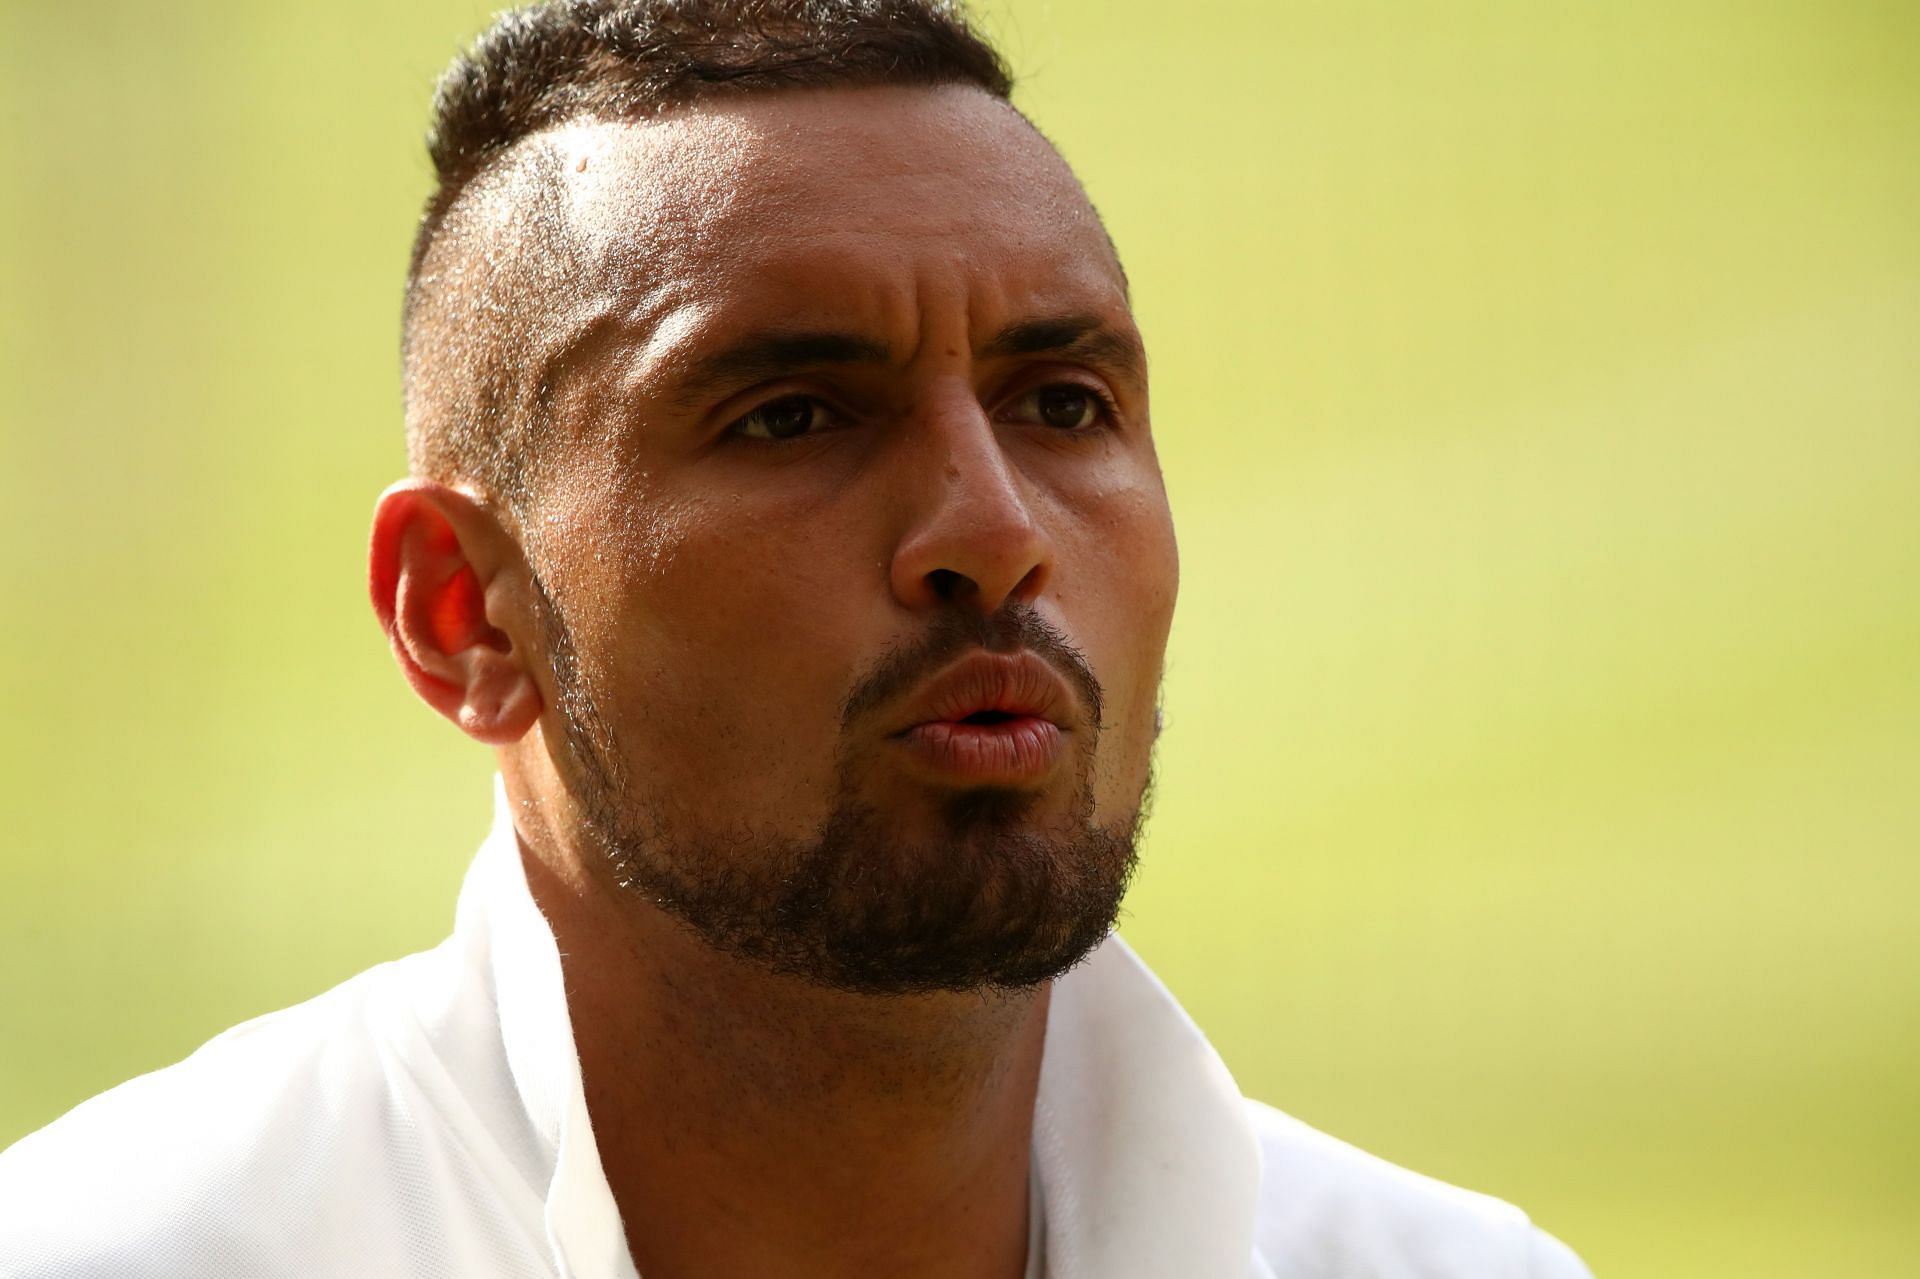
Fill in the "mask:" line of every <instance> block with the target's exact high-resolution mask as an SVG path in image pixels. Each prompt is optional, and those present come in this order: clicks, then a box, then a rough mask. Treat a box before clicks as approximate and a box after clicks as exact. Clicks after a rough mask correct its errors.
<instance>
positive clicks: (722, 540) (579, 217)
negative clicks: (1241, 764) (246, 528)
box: [525, 88, 1177, 990]
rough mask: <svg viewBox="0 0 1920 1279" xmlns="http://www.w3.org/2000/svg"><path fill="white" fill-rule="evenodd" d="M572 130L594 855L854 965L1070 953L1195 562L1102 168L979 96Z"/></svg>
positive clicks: (574, 761) (579, 719) (562, 758)
mask: <svg viewBox="0 0 1920 1279" xmlns="http://www.w3.org/2000/svg"><path fill="white" fill-rule="evenodd" d="M551 141H552V143H553V145H554V146H555V147H557V148H558V151H559V153H560V157H561V160H560V163H561V172H562V180H561V185H562V187H563V188H564V190H565V195H564V197H563V199H562V204H563V206H564V209H565V220H566V222H567V224H568V227H569V229H570V230H569V238H570V241H571V249H572V252H574V253H575V254H576V255H577V256H578V259H579V261H580V263H581V270H580V273H579V278H580V279H582V280H584V281H586V282H587V283H586V285H585V286H584V287H583V289H582V292H581V294H580V295H579V296H577V297H573V298H568V299H564V300H561V299H556V305H555V307H554V314H555V315H556V317H558V319H557V324H556V329H555V333H556V335H557V336H556V340H555V341H554V342H552V343H550V344H549V346H548V348H547V355H548V357H549V358H550V360H551V364H550V366H549V367H548V368H547V369H546V370H545V374H544V378H543V381H544V383H545V386H546V397H547V400H548V403H549V405H550V412H551V420H552V422H553V423H554V434H553V437H552V443H551V445H550V447H551V448H552V449H553V450H554V451H553V453H552V454H551V457H552V458H553V459H554V460H553V462H552V465H551V467H550V469H547V470H546V471H545V473H544V475H543V477H542V479H541V480H540V482H539V485H538V491H537V495H536V496H535V497H534V498H533V499H531V501H532V505H531V508H530V510H529V512H528V518H527V520H526V527H525V533H526V540H527V542H528V544H529V552H530V558H531V560H532V562H533V564H534V566H535V568H536V572H537V574H538V578H539V582H540V585H541V589H542V591H543V593H544V596H545V598H546V600H547V601H548V607H546V608H544V609H543V610H542V612H543V621H544V626H545V635H546V642H547V646H548V649H549V654H548V656H549V658H550V659H551V664H552V670H551V671H550V672H549V671H544V670H543V671H540V672H537V674H538V676H539V677H540V678H541V679H542V680H543V681H547V682H546V683H545V686H544V687H543V689H542V691H543V693H544V694H545V696H546V701H547V706H548V710H547V712H546V714H545V717H544V718H543V721H542V730H543V731H542V736H543V738H544V740H545V741H546V742H547V743H549V744H550V746H551V748H552V750H553V752H554V756H555V763H556V765H557V771H558V775H559V776H560V777H562V778H564V779H565V782H566V786H567V789H568V790H569V791H570V792H571V798H572V800H573V801H574V803H575V805H576V811H575V813H574V815H573V822H574V824H575V825H576V826H577V827H578V828H579V831H580V834H581V836H582V838H583V843H584V845H585V846H586V847H587V848H588V849H589V850H592V851H596V852H599V853H604V854H606V855H607V857H608V859H609V860H608V861H607V862H606V863H604V864H606V865H608V866H610V867H611V868H612V869H611V873H612V874H613V875H614V876H616V877H617V878H619V879H620V880H621V881H622V882H623V883H624V884H625V885H626V886H627V887H629V888H632V889H634V890H636V891H637V892H639V893H640V894H641V895H642V896H644V897H646V898H648V899H650V900H652V901H654V902H655V903H656V904H658V905H660V906H663V907H665V908H666V909H668V910H669V911H670V912H673V913H675V914H677V915H678V916H680V917H681V918H682V919H683V920H685V921H686V922H688V923H690V924H691V925H693V926H694V927H695V928H696V929H697V930H698V931H699V932H700V933H701V935H703V936H704V937H706V938H707V939H708V940H709V941H711V942H713V943H714V944H716V945H719V946H721V947H723V948H725V949H728V950H731V951H734V952H736V953H740V954H744V955H748V956H751V957H754V958H756V959H759V960H762V961H765V962H768V963H771V964H772V965H774V966H775V967H776V968H780V969H783V970H786V971H791V972H795V973H799V974H801V975H804V976H808V977H811V978H813V979H816V980H820V981H824V982H828V983H830V984H834V985H839V986H843V987H847V988H851V989H861V990H910V989H931V988H954V989H959V988H968V987H975V986H979V985H983V984H1002V985H1019V984H1025V983H1029V982H1033V981H1037V980H1041V979H1043V978H1045V977H1047V976H1051V975H1054V974H1055V973H1056V972H1058V971H1059V970H1060V969H1062V968H1063V967H1065V966H1067V965H1069V964H1071V963H1072V962H1074V961H1075V960H1076V959H1078V958H1079V957H1080V956H1081V955H1082V954H1084V953H1085V951H1086V950H1087V949H1088V948H1090V947H1091V946H1092V945H1093V944H1095V943H1096V942H1097V941H1098V940H1099V937H1100V936H1102V935H1104V932H1105V930H1106V928H1107V927H1109V926H1110V924H1111V921H1112V918H1113V914H1114V911H1115V910H1116V909H1117V906H1118V901H1119V897H1120V894H1121V893H1122V891H1123V890H1124V886H1125V881H1126V877H1127V874H1128V873H1129V872H1130V870H1131V866H1132V848H1133V835H1134V830H1135V827H1136V824H1137V818H1138V814H1139V810H1140V806H1141V802H1142V796H1143V793H1144V790H1145V787H1146V785H1147V780H1148V771H1149V765H1150V755H1151V748H1152V743H1153V738H1154V735H1155V721H1156V699H1157V694H1158V686H1159V680H1160V670H1161V660H1162V655H1163V651H1164V648H1165V643H1166V637H1167V629H1168V625H1169V623H1170V620H1171V614H1172V609H1173V603H1174V595H1175V584H1176V577H1177V567H1176V560H1175V550H1174V540H1173V531H1172V525H1171V521H1170V518H1169V515H1168V510H1167V505H1166V497H1165V491H1164V488H1163V486H1162V484H1161V479H1160V473H1159V467H1158V463H1157V461H1156V459H1155V456H1154V450H1153V444H1152V440H1151V437H1150V435H1149V433H1148V417H1147V386H1146V370H1145V363H1144V357H1143V356H1142V354H1141V350H1140V340H1139V336H1138V333H1137V331H1136V329H1135V327H1134V324H1133V320H1132V316H1131V313H1130V309H1129V306H1128V302H1127V296H1126V288H1125V284H1124V281H1123V278H1122V275H1121V272H1120V269H1119V266H1118V264H1117V262H1116V261H1115V259H1114V256H1113V254H1112V251H1111V249H1110V247H1109V245H1108V243H1107V240H1106V238H1105V234H1104V232H1103V231H1102V229H1101V228H1100V225H1099V223H1098V221H1097V219H1096V217H1095V215H1094V213H1093V211H1092V209H1091V208H1090V206H1089V205H1088V203H1087V201H1086V199H1085V197H1084V195H1083V194H1082V193H1081V191H1080V189H1079V186H1078V184H1077V183H1076V182H1075V180H1074V178H1073V176H1072V174H1071V173H1070V172H1069V171H1068V169H1067V168H1066V166H1065V164H1064V163H1063V162H1062V161H1061V160H1060V159H1059V157H1058V156H1057V155H1056V154H1055V153H1054V151H1053V150H1052V148H1051V147H1050V146H1048V145H1047V143H1046V142H1045V141H1044V140H1043V139H1042V138H1040V137H1039V136H1038V134H1036V133H1035V132H1034V131H1033V130H1032V129H1031V128H1030V127H1029V126H1028V125H1027V124H1026V123H1025V122H1024V121H1022V120H1021V119H1020V118H1019V117H1018V116H1017V115H1015V114H1014V113H1013V112H1012V111H1011V110H1010V109H1009V108H1007V107H1006V106H1005V105H1004V104H1002V103H999V102H996V101H994V100H993V99H991V98H990V97H989V96H987V95H985V94H983V93H980V92H978V91H976V90H972V89H965V88H943V89H905V88H903V89H869V90H857V91H813V92H796V93H787V94H779V95H774V96H770V97H760V98H754V99H748V100H744V101H740V102H736V103H721V104H718V105H708V106H702V107H698V108H695V109H692V110H689V111H683V112H678V113H674V114H672V115H670V116H668V117H665V118H662V119H660V120H656V121H652V122H647V123H638V124H604V123H596V124H583V125H576V126H572V127H569V128H567V129H565V130H562V131H560V132H559V133H557V134H556V135H554V137H553V138H552V139H551Z"/></svg>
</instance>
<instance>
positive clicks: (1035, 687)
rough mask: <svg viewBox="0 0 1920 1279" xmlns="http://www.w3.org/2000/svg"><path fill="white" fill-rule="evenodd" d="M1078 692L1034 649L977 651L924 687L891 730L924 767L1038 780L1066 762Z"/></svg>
mask: <svg viewBox="0 0 1920 1279" xmlns="http://www.w3.org/2000/svg"><path fill="white" fill-rule="evenodd" d="M1074 711H1075V700H1074V697H1073V694H1072V692H1071V691H1070V690H1069V689H1068V688H1067V686H1066V683H1065V681H1063V680H1062V679H1061V678H1060V676H1059V675H1057V674H1056V673H1055V672H1054V670H1053V669H1052V667H1050V666H1048V665H1047V664H1046V662H1044V661H1042V660H1041V659H1040V658H1039V657H1037V656H1036V655H1034V654H1033V653H1031V652H1020V653H985V652H979V653H974V654H972V655H971V656H968V657H965V658H963V659H961V660H960V661H958V662H956V663H954V664H953V665H952V666H949V667H948V668H947V669H945V670H944V671H942V672H941V673H940V674H938V675H936V676H935V677H934V678H933V679H932V680H931V681H930V682H929V683H928V684H927V685H926V686H925V687H924V688H922V689H920V690H918V691H917V692H916V694H915V695H914V696H913V697H912V698H911V699H910V701H909V702H908V704H907V707H906V709H905V719H906V725H905V727H903V728H901V729H900V730H898V731H897V732H895V733H893V734H892V735H891V740H893V741H895V742H898V743H899V744H900V745H901V746H902V748H903V749H904V750H905V751H906V753H907V754H908V756H909V757H910V758H911V759H912V760H913V761H914V763H915V764H916V765H918V766H919V768H920V769H921V770H922V771H925V772H929V773H931V774H933V775H934V776H935V777H936V778H938V779H939V780H942V781H945V782H948V783H949V784H960V785H981V786H986V785H1000V786H1023V785H1034V784H1037V783H1039V782H1042V781H1044V780H1045V779H1046V778H1047V777H1048V776H1049V775H1050V774H1051V773H1052V772H1053V771H1054V769H1055V768H1056V767H1057V766H1058V765H1059V762H1060V759H1061V756H1062V755H1063V754H1064V750H1065V742H1064V738H1065V736H1066V734H1067V733H1068V732H1070V731H1071V725H1072V721H1073V716H1074Z"/></svg>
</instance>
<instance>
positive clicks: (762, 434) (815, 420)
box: [727, 395, 828, 440]
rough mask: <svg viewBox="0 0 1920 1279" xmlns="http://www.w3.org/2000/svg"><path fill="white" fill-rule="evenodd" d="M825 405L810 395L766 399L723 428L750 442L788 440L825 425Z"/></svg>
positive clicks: (826, 417)
mask: <svg viewBox="0 0 1920 1279" xmlns="http://www.w3.org/2000/svg"><path fill="white" fill-rule="evenodd" d="M827 420H828V413H827V406H826V405H824V404H822V403H821V402H820V401H818V400H816V399H814V398H813V397H812V396H810V395H783V396H781V397H780V398H779V399H777V400H768V401H767V402H766V403H765V404H762V405H761V406H760V407H758V408H756V409H754V410H753V411H752V412H750V413H747V414H746V415H744V416H742V417H740V418H739V419H737V420H736V421H734V422H733V424H732V425H730V426H728V427H727V430H729V431H731V432H732V433H733V434H735V435H744V436H746V437H747V438H748V439H753V440H791V439H794V438H796V437H798V436H802V435H805V434H807V433H808V432H809V431H814V430H817V429H819V428H820V427H822V426H825V425H826V424H827Z"/></svg>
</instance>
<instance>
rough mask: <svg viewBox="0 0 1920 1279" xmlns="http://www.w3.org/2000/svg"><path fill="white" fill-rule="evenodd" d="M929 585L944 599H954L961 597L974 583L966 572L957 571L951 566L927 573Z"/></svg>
mask: <svg viewBox="0 0 1920 1279" xmlns="http://www.w3.org/2000/svg"><path fill="white" fill-rule="evenodd" d="M927 585H928V586H930V587H932V588H933V593H934V594H935V595H937V596H939V597H940V598H941V599H942V600H947V601H952V600H957V599H959V598H960V596H961V594H962V593H963V592H964V591H965V590H966V589H967V587H968V586H970V585H972V583H971V582H969V581H968V580H967V576H966V574H964V573H956V572H954V571H953V570H952V569H950V568H936V569H934V570H933V571H932V572H931V573H928V574H927Z"/></svg>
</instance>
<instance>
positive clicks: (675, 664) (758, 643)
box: [580, 501, 851, 827]
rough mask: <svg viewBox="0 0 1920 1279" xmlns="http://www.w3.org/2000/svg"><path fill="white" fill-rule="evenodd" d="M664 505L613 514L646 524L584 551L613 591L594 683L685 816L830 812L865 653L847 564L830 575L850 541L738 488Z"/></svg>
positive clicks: (591, 568)
mask: <svg viewBox="0 0 1920 1279" xmlns="http://www.w3.org/2000/svg"><path fill="white" fill-rule="evenodd" d="M652 510H653V515H652V516H651V518H650V519H649V520H648V521H647V522H645V523H644V524H638V523H632V522H629V523H624V524H623V523H622V522H620V521H618V520H617V519H616V520H610V521H609V522H608V524H607V525H606V526H604V527H624V528H628V529H637V530H638V532H637V534H622V533H618V532H615V533H609V534H605V535H603V536H602V538H601V542H602V545H601V546H600V548H599V552H598V554H597V555H596V556H595V557H594V560H593V562H592V563H590V564H587V565H583V566H582V567H583V570H584V571H585V574H586V576H587V579H588V581H589V582H591V585H590V586H587V587H586V589H587V591H588V592H589V593H590V594H591V595H592V596H593V597H594V598H596V599H598V600H600V601H602V602H603V603H602V604H601V606H600V608H599V610H598V621H599V625H598V626H597V627H596V628H595V631H594V634H593V637H592V641H591V642H592V644H593V647H594V649H595V652H594V654H593V657H592V659H591V666H592V671H593V673H592V677H591V679H592V685H593V687H594V689H595V690H596V693H597V694H598V695H599V700H600V703H601V706H600V709H601V713H602V714H603V715H604V716H605V717H606V718H607V719H608V720H609V721H610V726H611V727H612V729H613V731H614V733H615V736H616V738H617V739H618V741H619V743H620V746H621V749H622V751H623V753H624V754H625V755H626V756H627V763H628V766H629V767H630V769H631V770H632V775H633V776H634V777H635V778H636V779H640V781H641V783H642V785H643V788H644V789H645V790H646V791H648V792H651V793H653V794H654V796H655V797H656V802H658V803H660V804H662V805H664V806H665V808H666V811H667V812H668V813H670V814H672V815H673V817H674V818H675V819H677V820H678V821H680V822H681V823H683V824H692V825H696V826H706V827H712V826H714V825H716V824H725V823H728V822H734V823H737V822H739V821H740V820H741V815H742V814H748V813H751V814H754V815H756V824H759V823H760V822H765V823H766V824H769V825H773V826H780V827H786V826H804V825H805V824H807V823H810V822H817V821H818V820H819V819H820V818H821V817H822V816H823V815H824V812H825V808H826V805H827V803H828V801H829V800H830V798H831V792H832V789H833V786H832V781H833V767H834V760H835V749H836V747H837V743H838V728H839V705H840V699H841V698H842V697H843V696H844V694H845V689H844V687H843V686H844V684H845V671H846V670H847V669H848V667H849V662H850V659H849V658H848V657H847V656H846V655H845V650H846V649H847V646H848V635H847V631H848V625H847V621H848V619H847V617H846V613H847V601H848V600H849V598H850V595H851V592H850V591H849V590H848V588H847V584H846V582H845V571H844V568H838V569H837V571H834V572H833V573H832V574H831V580H829V568H830V566H840V565H844V563H845V562H846V557H845V555H844V554H843V555H838V556H835V555H829V554H828V553H827V552H826V550H825V549H824V548H822V547H821V546H819V545H817V544H816V541H817V538H816V537H814V536H809V535H807V534H805V533H803V534H800V535H799V536H800V538H802V539H803V540H801V541H796V535H795V534H794V533H793V532H792V530H791V529H789V528H786V527H785V526H782V527H780V528H777V529H776V528H774V527H772V526H770V525H769V524H768V523H767V522H766V521H754V520H750V519H747V518H745V517H743V516H742V515H740V514H739V512H738V509H737V507H736V506H734V505H733V504H731V503H728V502H724V501H722V502H717V503H712V502H683V503H680V504H678V505H677V506H675V505H669V504H655V505H654V507H653V508H652ZM580 642H581V646H582V647H583V648H585V647H586V645H587V643H588V640H587V638H586V637H585V636H582V637H581V638H580ZM582 660H583V665H587V664H588V658H587V656H586V654H584V653H583V654H582Z"/></svg>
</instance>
